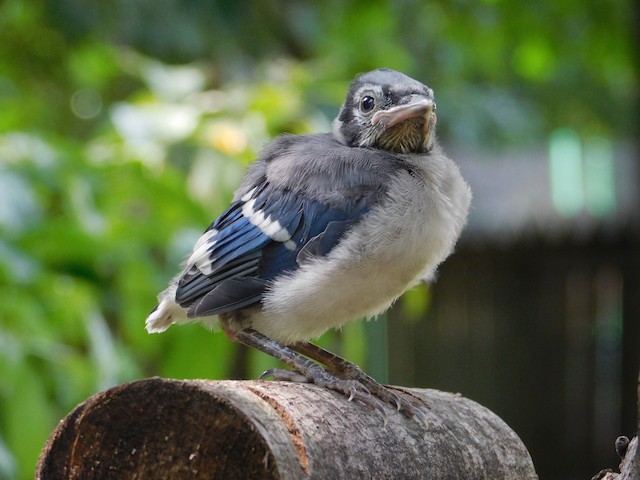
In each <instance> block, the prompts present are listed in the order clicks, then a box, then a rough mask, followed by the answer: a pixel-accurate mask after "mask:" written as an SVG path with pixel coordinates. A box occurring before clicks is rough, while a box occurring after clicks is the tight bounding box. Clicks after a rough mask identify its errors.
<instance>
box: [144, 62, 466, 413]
mask: <svg viewBox="0 0 640 480" xmlns="http://www.w3.org/2000/svg"><path fill="white" fill-rule="evenodd" d="M435 126H436V104H435V101H434V95H433V90H431V89H430V88H428V87H427V86H425V85H423V84H422V83H420V82H418V81H416V80H413V79H412V78H409V77H407V76H406V75H404V74H402V73H399V72H396V71H393V70H388V69H379V70H374V71H372V72H368V73H365V74H361V75H359V76H357V77H356V78H355V79H354V80H353V82H352V83H351V85H350V87H349V91H348V93H347V96H346V99H345V101H344V104H343V105H342V108H341V109H340V112H339V114H338V116H337V118H336V119H335V120H334V122H333V126H332V132H331V133H323V134H311V135H282V136H280V137H278V138H276V139H275V140H274V141H273V142H271V143H270V144H269V145H267V146H266V147H265V148H264V150H263V152H262V154H261V155H260V157H259V158H258V160H257V161H256V162H255V163H254V164H253V165H252V166H251V167H250V168H249V171H248V172H247V175H246V177H245V178H244V180H243V181H242V183H241V185H240V187H239V188H238V190H237V191H236V193H235V196H234V198H233V202H232V203H231V206H230V207H229V208H228V209H227V210H226V211H225V212H224V213H222V215H220V217H218V218H217V219H216V220H215V221H214V222H213V223H212V224H211V226H210V227H209V228H208V229H207V230H206V231H205V232H204V234H203V235H202V236H201V237H200V239H199V240H198V241H197V243H196V244H195V246H194V247H193V251H192V252H191V254H190V256H189V258H188V259H187V260H186V262H185V264H184V269H183V271H182V273H180V274H179V275H178V276H177V277H176V278H175V279H174V280H173V281H172V282H171V284H170V285H169V287H168V288H167V289H166V290H165V291H163V292H162V293H161V294H160V295H159V296H158V301H159V304H158V306H157V307H156V308H155V309H154V310H153V311H152V312H151V314H150V315H149V317H148V318H147V322H146V328H147V330H148V331H149V332H150V333H154V332H162V331H164V330H166V329H167V328H168V327H169V326H170V325H171V324H173V323H185V322H192V321H200V322H202V323H204V324H206V325H208V326H211V327H215V326H216V325H218V326H220V327H221V328H222V330H223V331H224V332H225V333H226V334H227V336H228V337H229V338H230V339H232V340H235V341H237V342H240V343H243V344H246V345H249V346H251V347H254V348H257V349H259V350H261V351H263V352H266V353H268V354H270V355H272V356H274V357H275V358H277V359H279V360H282V361H283V362H285V363H286V364H288V365H289V366H290V367H292V368H293V371H288V370H284V369H273V370H270V371H268V372H265V375H267V376H271V377H274V378H276V379H283V380H298V381H308V382H313V383H316V384H318V385H322V386H325V387H327V388H330V389H333V390H336V391H338V392H341V393H343V394H345V395H346V396H348V397H349V399H354V398H355V399H358V400H360V401H362V402H363V403H365V404H367V405H369V406H372V407H376V408H378V409H380V410H382V408H381V406H382V405H384V404H389V405H392V406H395V407H396V408H397V409H398V410H402V411H403V412H404V413H406V414H407V415H409V416H411V415H412V414H413V413H414V412H415V411H414V409H413V408H412V407H411V405H410V404H409V403H408V402H406V401H405V400H402V399H401V398H399V397H398V396H397V395H396V394H394V393H393V392H392V391H391V390H390V389H388V388H387V387H384V386H382V385H380V384H379V383H377V382H376V381H375V380H374V379H373V378H371V377H370V376H368V375H366V374H365V373H364V372H363V371H362V370H361V369H360V368H358V367H357V366H356V365H354V364H352V363H350V362H348V361H347V360H345V359H342V358H340V357H338V356H336V355H334V354H332V353H330V352H328V351H326V350H323V349H321V348H320V347H317V346H316V345H314V344H312V343H309V342H308V340H309V339H310V338H313V337H317V336H319V335H321V334H322V333H323V332H325V331H326V330H327V329H330V328H339V327H341V326H342V325H344V324H345V323H346V322H348V321H350V320H355V319H359V318H363V317H374V316H376V315H378V314H380V313H381V312H384V311H385V310H387V309H388V308H389V307H390V305H391V304H392V303H393V302H394V301H395V300H396V299H397V298H398V297H399V296H400V295H401V294H402V293H403V292H404V291H406V290H407V289H409V288H411V287H412V286H414V285H415V284H417V283H418V282H419V281H420V280H422V279H425V280H429V279H431V278H433V276H434V273H435V270H436V268H437V266H438V265H439V264H440V263H441V262H442V261H443V260H444V259H445V258H446V257H447V256H449V254H450V253H451V252H452V250H453V247H454V245H455V243H456V241H457V239H458V237H459V235H460V232H461V230H462V228H463V226H464V224H465V222H466V218H467V211H468V209H469V204H470V201H471V191H470V189H469V186H468V185H467V183H466V182H465V181H464V179H463V178H462V176H461V175H460V172H459V171H458V168H457V167H456V165H455V164H454V163H453V162H452V161H451V160H450V159H449V158H447V157H446V156H445V155H444V153H443V152H442V150H441V148H440V146H439V145H438V142H437V140H436V136H435ZM313 360H314V361H313ZM265 375H263V377H264V376H265Z"/></svg>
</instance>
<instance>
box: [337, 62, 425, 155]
mask: <svg viewBox="0 0 640 480" xmlns="http://www.w3.org/2000/svg"><path fill="white" fill-rule="evenodd" d="M435 125H436V103H435V101H434V98H433V90H431V89H430V88H428V87H427V86H426V85H423V84H422V83H420V82H418V81H416V80H414V79H412V78H410V77H407V76H406V75H404V74H402V73H400V72H396V71H394V70H389V69H379V70H374V71H372V72H368V73H363V74H362V75H359V76H357V77H356V78H355V79H354V80H353V82H351V85H350V87H349V92H348V93H347V98H346V99H345V101H344V104H343V105H342V108H341V109H340V113H339V114H338V117H337V118H336V119H335V120H334V122H333V134H334V136H335V137H336V138H337V139H338V140H340V141H341V142H342V143H344V144H345V145H348V146H351V147H372V148H379V149H381V150H388V151H391V152H400V153H422V152H428V151H429V150H431V148H432V146H433V145H434V142H435Z"/></svg>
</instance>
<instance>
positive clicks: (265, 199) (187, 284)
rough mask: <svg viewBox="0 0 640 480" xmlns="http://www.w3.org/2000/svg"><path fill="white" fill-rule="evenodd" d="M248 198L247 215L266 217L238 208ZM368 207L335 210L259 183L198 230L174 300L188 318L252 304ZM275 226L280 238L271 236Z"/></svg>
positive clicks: (357, 205) (319, 253)
mask: <svg viewBox="0 0 640 480" xmlns="http://www.w3.org/2000/svg"><path fill="white" fill-rule="evenodd" d="M248 202H252V204H251V205H249V206H250V207H251V209H250V211H249V214H250V213H251V211H252V212H254V213H255V212H260V213H261V216H260V217H259V218H261V219H266V220H263V221H262V223H261V222H260V221H257V220H256V218H258V217H256V218H249V217H248V216H247V211H243V208H244V207H245V205H246V204H247V203H248ZM367 209H368V204H367V202H366V201H365V199H364V198H363V199H361V200H360V201H357V202H355V203H354V202H352V203H351V204H350V205H345V208H338V207H336V206H330V205H327V204H325V203H322V202H319V201H316V200H311V199H308V198H303V197H302V195H300V194H297V193H295V192H292V191H285V190H281V189H277V188H274V187H271V186H270V185H269V184H268V183H266V182H265V183H262V184H261V185H260V186H258V187H257V188H255V189H254V190H253V193H252V194H251V195H247V196H246V197H243V199H242V200H239V201H236V202H234V203H233V204H232V205H231V206H230V207H229V208H228V209H227V210H226V211H225V212H224V213H223V214H222V215H220V217H218V219H216V220H215V221H214V222H213V223H212V224H211V226H210V227H209V229H208V230H207V231H206V232H205V233H204V234H203V237H202V239H201V241H200V242H199V243H200V248H199V249H198V251H197V253H194V254H193V255H192V257H191V258H190V264H189V265H187V270H186V272H185V273H184V274H183V275H182V277H181V278H180V279H179V281H178V288H177V290H176V301H177V302H178V303H179V304H180V305H182V306H183V307H185V308H188V309H189V310H188V315H189V316H190V317H199V316H206V315H216V314H220V313H224V312H229V311H233V310H236V309H239V308H245V307H248V306H251V305H255V304H257V303H259V302H260V301H261V299H262V294H263V292H264V290H265V288H266V286H267V284H268V282H269V280H272V279H274V278H275V277H277V276H278V275H280V274H282V273H284V272H288V271H293V270H295V269H296V268H298V266H299V263H301V262H304V261H306V260H307V259H308V258H309V257H311V256H322V255H326V254H327V253H329V252H330V251H331V249H333V247H335V245H337V244H338V242H339V241H340V239H341V238H342V236H343V235H344V233H345V232H346V231H347V230H348V229H349V228H350V227H351V226H352V225H353V224H355V223H357V221H358V220H359V218H360V217H361V216H362V215H363V214H364V213H365V212H366V211H367ZM252 221H253V223H252ZM274 222H277V225H274ZM269 226H271V227H272V229H271V230H269V229H268V227H269ZM278 228H279V229H280V230H278ZM276 230H277V231H278V232H280V235H279V236H276V235H275V234H273V232H274V231H276ZM285 230H286V231H285ZM274 237H275V238H277V239H278V240H276V239H274ZM287 237H289V238H287ZM283 239H284V240H283ZM201 242H203V243H201ZM204 245H207V246H204Z"/></svg>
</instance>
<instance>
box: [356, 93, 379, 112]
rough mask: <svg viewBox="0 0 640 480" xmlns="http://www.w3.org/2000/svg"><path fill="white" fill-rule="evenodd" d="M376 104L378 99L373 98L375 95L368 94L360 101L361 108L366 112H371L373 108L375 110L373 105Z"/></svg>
mask: <svg viewBox="0 0 640 480" xmlns="http://www.w3.org/2000/svg"><path fill="white" fill-rule="evenodd" d="M375 105H376V101H375V100H374V99H373V97H370V96H369V95H367V96H366V97H363V98H362V100H361V101H360V110H362V111H363V112H364V113H369V112H370V111H371V110H373V107H374V106H375Z"/></svg>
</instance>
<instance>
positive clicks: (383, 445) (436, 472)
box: [36, 378, 538, 480]
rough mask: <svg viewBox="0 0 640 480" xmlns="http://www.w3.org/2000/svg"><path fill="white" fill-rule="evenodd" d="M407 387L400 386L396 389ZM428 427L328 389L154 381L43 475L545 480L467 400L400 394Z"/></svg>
mask: <svg viewBox="0 0 640 480" xmlns="http://www.w3.org/2000/svg"><path fill="white" fill-rule="evenodd" d="M394 388H396V387H394ZM396 391H397V392H398V394H399V395H410V396H412V397H414V399H417V400H416V401H418V402H419V403H421V404H422V405H423V406H422V408H421V411H422V412H424V416H425V418H426V419H427V420H428V425H425V424H424V422H422V421H419V420H416V419H407V418H405V417H404V416H402V415H401V414H399V413H397V412H395V411H393V410H392V409H388V412H387V421H386V425H385V419H384V416H383V415H381V414H380V413H379V412H377V411H372V410H370V409H369V408H367V407H365V406H363V405H361V404H359V403H357V402H349V401H348V400H347V399H346V398H345V397H343V396H341V395H339V394H337V393H335V392H331V391H328V390H326V389H324V388H320V387H317V386H315V385H309V384H299V383H289V382H265V381H205V380H192V381H179V380H167V379H161V378H151V379H147V380H141V381H137V382H133V383H129V384H125V385H120V386H117V387H114V388H112V389H109V390H107V391H104V392H101V393H98V394H96V395H94V396H93V397H91V398H89V399H88V400H86V401H85V402H84V403H82V404H80V405H79V406H78V407H76V409H75V410H73V411H72V412H71V413H70V414H69V415H68V416H67V417H66V418H64V419H63V420H62V421H61V422H60V423H59V425H58V426H57V428H56V429H55V430H54V432H53V433H52V434H51V436H50V438H49V440H48V441H47V443H46V445H45V447H44V449H43V451H42V454H41V456H40V461H39V463H38V467H37V471H36V478H37V479H45V480H50V479H59V478H65V479H103V478H119V479H143V478H154V479H165V478H166V479H180V478H189V479H205V478H206V479H212V478H222V479H224V478H234V479H243V478H248V479H249V478H250V479H301V478H313V479H341V478H345V479H356V478H358V479H359V478H406V479H411V478H415V479H424V478H429V479H455V480H463V479H474V480H481V479H492V480H499V479H520V480H528V479H537V478H538V477H537V475H536V473H535V470H534V467H533V464H532V461H531V457H530V456H529V453H528V452H527V450H526V448H525V447H524V445H523V444H522V442H521V441H520V439H519V438H518V436H517V435H516V434H515V433H514V432H513V431H512V430H511V429H510V428H509V427H508V426H507V425H506V424H505V423H504V422H503V421H502V420H501V419H500V418H498V417H497V416H496V415H495V414H493V413H492V412H490V411H489V410H487V409H486V408H484V407H482V406H480V405H478V404H477V403H475V402H473V401H471V400H469V399H466V398H464V397H462V396H460V395H456V394H450V393H444V392H440V391H436V390H427V389H405V388H402V389H400V388H397V389H396Z"/></svg>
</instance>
